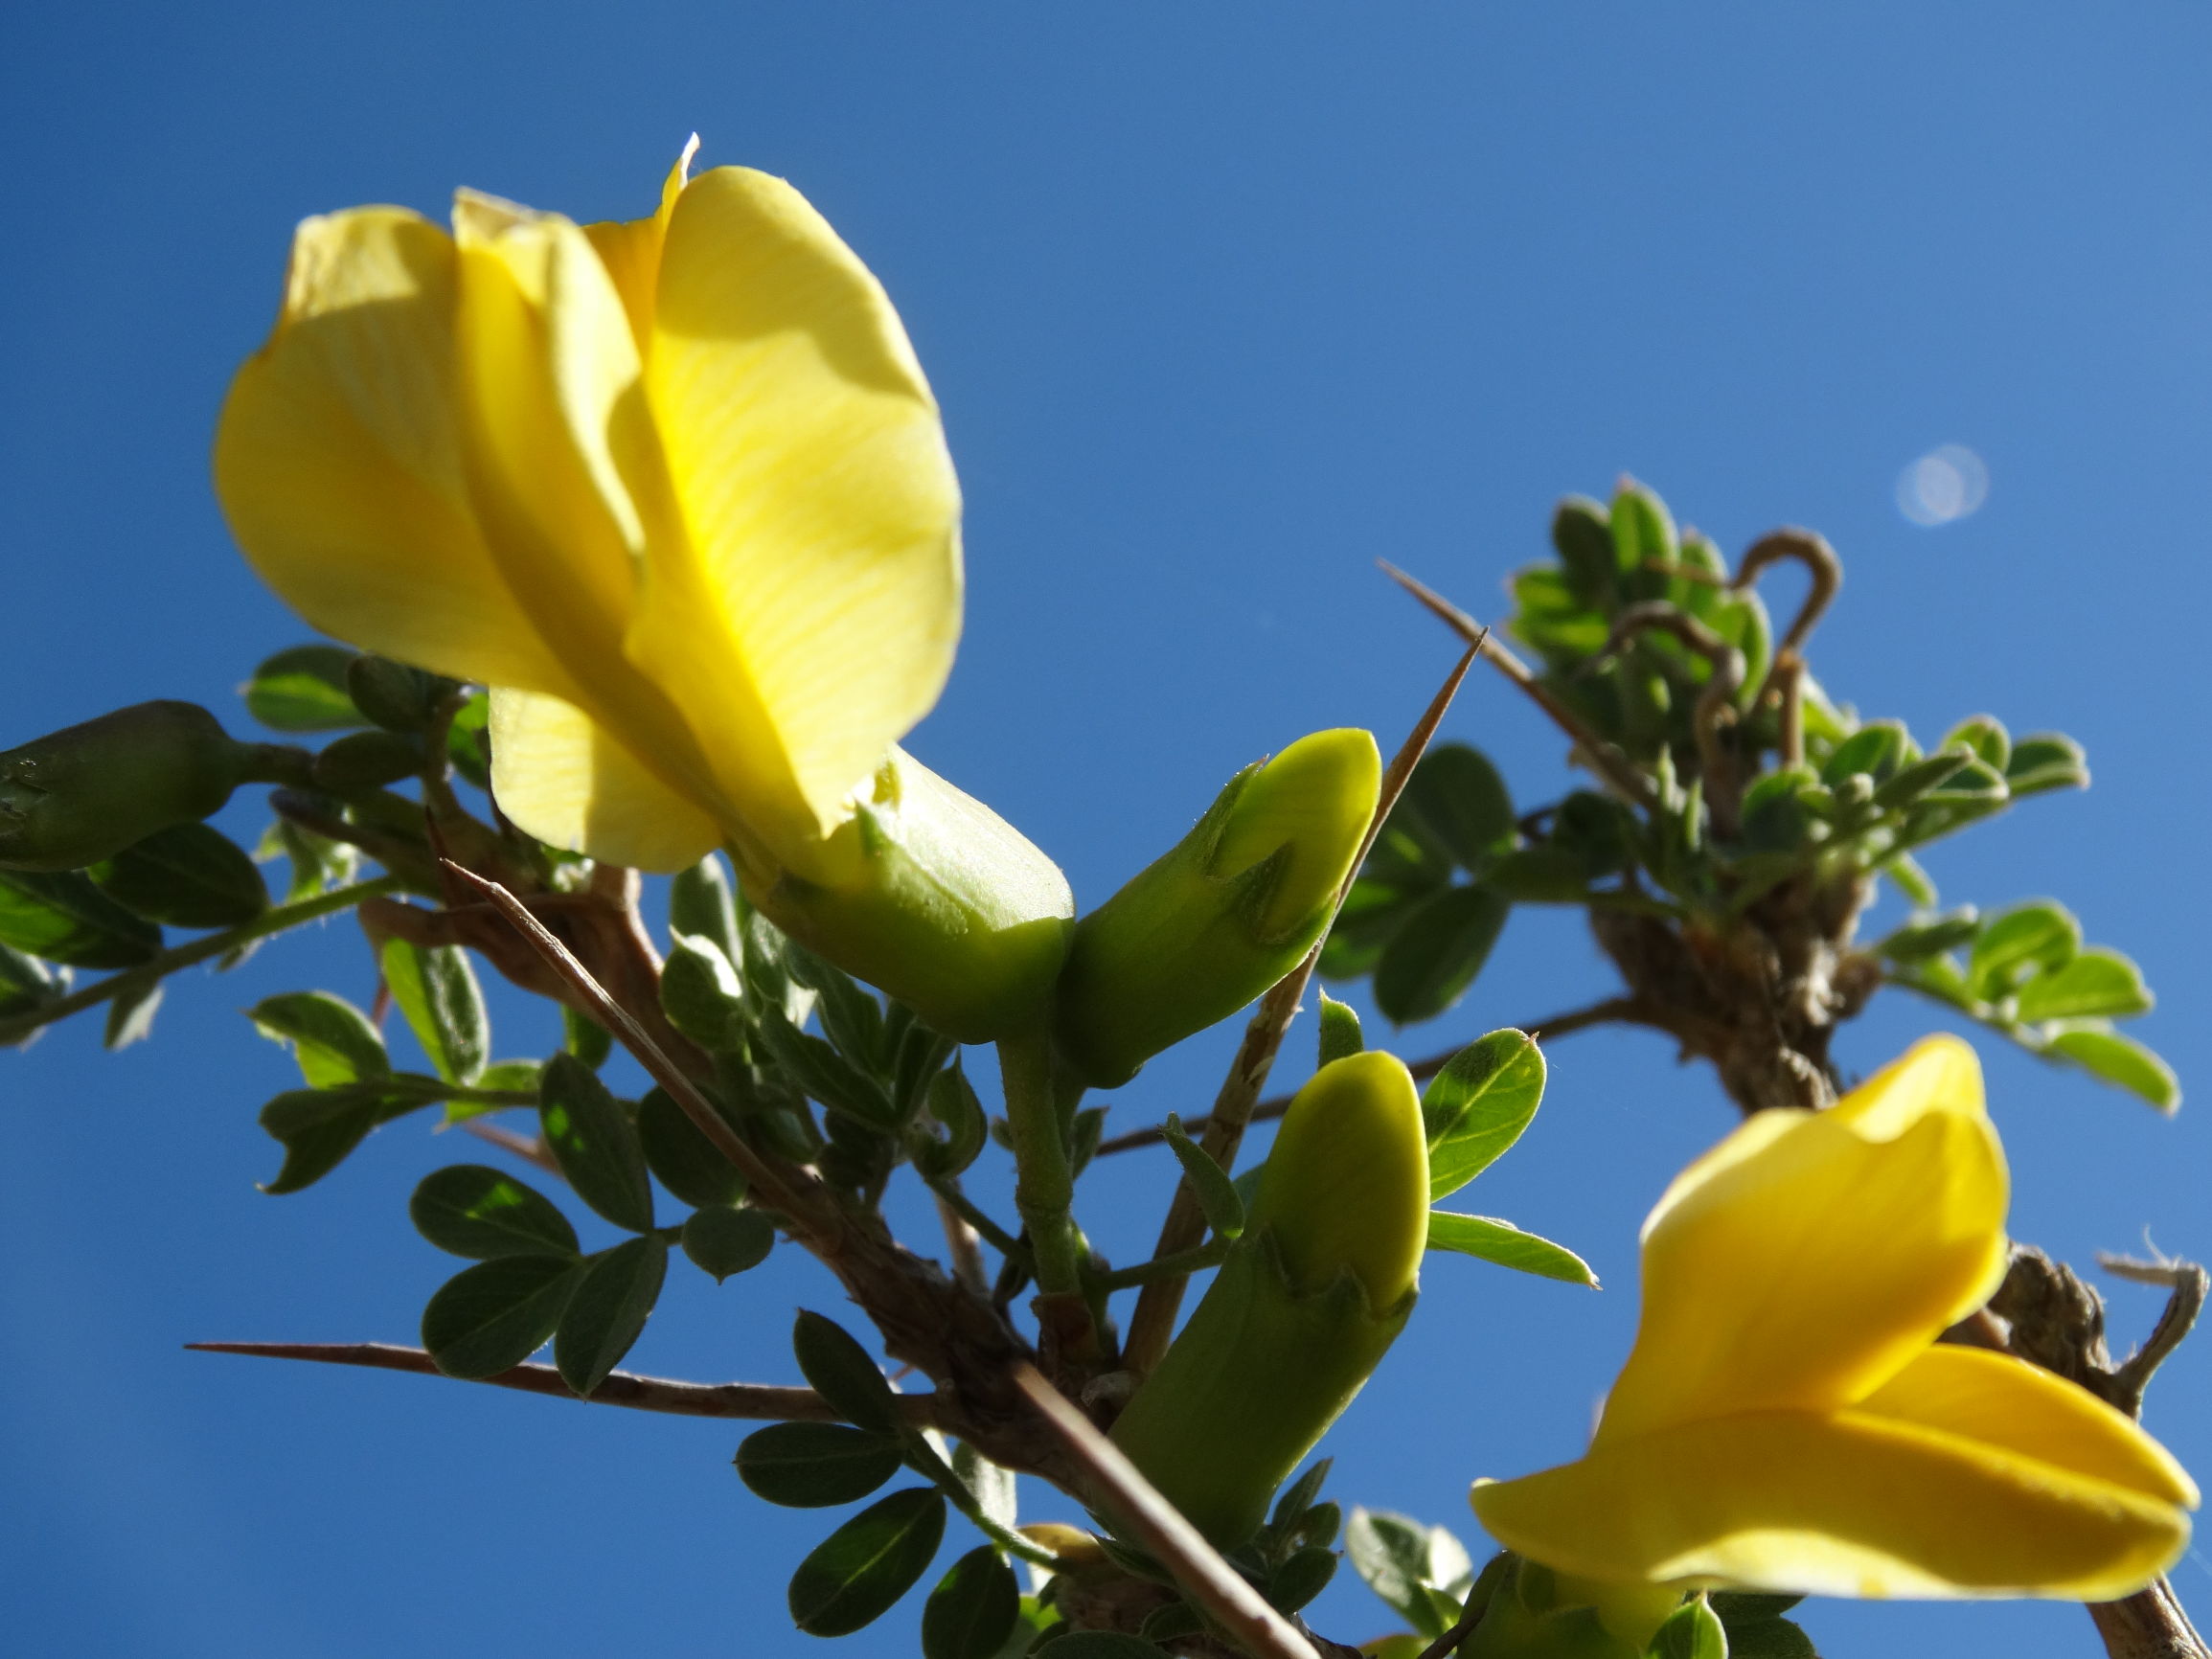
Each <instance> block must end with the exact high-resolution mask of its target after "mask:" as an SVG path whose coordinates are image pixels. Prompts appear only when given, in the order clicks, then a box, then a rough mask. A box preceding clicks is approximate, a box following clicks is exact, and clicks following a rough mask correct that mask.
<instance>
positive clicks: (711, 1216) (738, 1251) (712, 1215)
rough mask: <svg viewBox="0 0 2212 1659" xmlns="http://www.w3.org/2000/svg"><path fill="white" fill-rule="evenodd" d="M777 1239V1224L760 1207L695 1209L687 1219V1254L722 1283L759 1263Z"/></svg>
mask: <svg viewBox="0 0 2212 1659" xmlns="http://www.w3.org/2000/svg"><path fill="white" fill-rule="evenodd" d="M775 1242H776V1229H775V1225H774V1224H773V1223H772V1222H770V1221H769V1219H768V1218H767V1216H764V1215H762V1214H761V1212H760V1211H758V1210H731V1209H726V1208H721V1207H716V1208H714V1209H709V1210H695V1211H694V1212H693V1213H692V1217H691V1219H690V1220H688V1221H686V1222H685V1223H684V1254H685V1255H686V1256H688V1257H690V1258H691V1260H692V1264H693V1265H694V1266H695V1267H696V1268H698V1269H699V1271H700V1272H702V1273H708V1274H711V1275H713V1277H714V1280H715V1283H716V1284H720V1283H721V1282H722V1281H723V1280H725V1279H727V1278H729V1277H730V1275H731V1274H733V1273H742V1272H744V1271H745V1270H746V1269H747V1268H748V1267H758V1266H759V1265H760V1264H761V1263H762V1262H764V1261H766V1260H767V1259H768V1251H769V1250H770V1249H771V1248H773V1246H774V1245H775Z"/></svg>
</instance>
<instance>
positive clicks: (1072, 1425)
mask: <svg viewBox="0 0 2212 1659" xmlns="http://www.w3.org/2000/svg"><path fill="white" fill-rule="evenodd" d="M1014 1384H1015V1387H1016V1388H1018V1389H1019V1390H1021V1392H1022V1393H1023V1394H1024V1395H1025V1396H1027V1397H1028V1398H1029V1402H1030V1404H1032V1405H1033V1406H1035V1407H1036V1408H1037V1410H1038V1415H1039V1416H1041V1417H1042V1418H1043V1419H1044V1420H1045V1423H1046V1425H1047V1426H1048V1427H1049V1428H1050V1429H1051V1430H1052V1433H1053V1437H1054V1438H1055V1439H1056V1440H1058V1441H1059V1442H1060V1446H1061V1448H1062V1449H1063V1450H1064V1451H1065V1452H1066V1453H1067V1455H1068V1457H1069V1458H1070V1459H1071V1460H1072V1461H1073V1462H1074V1463H1075V1464H1076V1466H1078V1467H1080V1468H1081V1469H1082V1470H1083V1474H1084V1476H1085V1477H1086V1485H1088V1487H1089V1488H1090V1489H1091V1491H1092V1493H1093V1494H1095V1496H1096V1498H1097V1499H1098V1501H1099V1502H1100V1503H1101V1504H1102V1505H1103V1506H1104V1507H1105V1508H1106V1509H1107V1510H1109V1511H1112V1514H1113V1516H1114V1519H1115V1520H1116V1521H1118V1522H1120V1523H1121V1526H1122V1529H1123V1530H1124V1531H1125V1532H1126V1533H1127V1534H1128V1535H1129V1537H1131V1538H1132V1539H1134V1540H1135V1541H1136V1542H1137V1543H1138V1544H1140V1545H1142V1546H1143V1547H1144V1549H1145V1551H1146V1552H1147V1553H1148V1554H1150V1555H1151V1556H1152V1557H1153V1558H1154V1559H1155V1560H1157V1561H1158V1562H1159V1563H1160V1565H1161V1566H1163V1567H1165V1568H1166V1569H1167V1570H1168V1572H1169V1573H1170V1574H1171V1575H1172V1576H1173V1577H1174V1580H1175V1583H1176V1585H1177V1586H1178V1587H1179V1588H1180V1589H1181V1590H1182V1592H1183V1594H1184V1595H1186V1596H1188V1597H1189V1598H1190V1599H1191V1601H1192V1602H1196V1603H1197V1605H1198V1606H1199V1607H1201V1608H1203V1609H1204V1610H1205V1611H1206V1612H1207V1613H1208V1614H1210V1615H1211V1616H1212V1617H1213V1618H1215V1619H1216V1620H1218V1621H1219V1622H1220V1624H1221V1625H1222V1626H1223V1628H1225V1629H1227V1630H1228V1631H1229V1632H1230V1633H1231V1634H1232V1635H1234V1636H1235V1637H1236V1638H1237V1639H1238V1640H1239V1641H1240V1642H1242V1643H1243V1645H1244V1648H1245V1649H1246V1650H1247V1651H1249V1652H1250V1653H1252V1654H1253V1655H1254V1659H1316V1655H1315V1653H1314V1650H1313V1648H1312V1645H1311V1643H1309V1642H1308V1641H1307V1640H1306V1638H1305V1637H1303V1636H1301V1635H1300V1634H1299V1633H1298V1630H1297V1628H1296V1626H1294V1625H1291V1624H1290V1622H1289V1621H1288V1620H1287V1619H1285V1618H1284V1617H1283V1615H1282V1614H1280V1613H1278V1612H1276V1611H1275V1609H1274V1608H1272V1607H1270V1606H1268V1605H1267V1603H1266V1602H1265V1601H1264V1600H1263V1599H1262V1598H1261V1596H1260V1593H1259V1591H1257V1590H1255V1589H1253V1588H1252V1586H1251V1585H1249V1584H1247V1583H1246V1582H1244V1580H1243V1578H1241V1577H1240V1576H1239V1575H1238V1573H1237V1570H1236V1569H1235V1568H1234V1567H1232V1566H1230V1565H1229V1563H1228V1562H1226V1561H1224V1560H1223V1559H1222V1558H1221V1557H1220V1553H1219V1552H1218V1551H1216V1550H1215V1548H1214V1547H1213V1545H1211V1544H1209V1543H1207V1542H1206V1540H1205V1539H1204V1538H1203V1537H1201V1536H1199V1534H1198V1530H1197V1528H1196V1527H1194V1526H1192V1525H1191V1523H1190V1522H1189V1521H1186V1520H1185V1519H1183V1517H1182V1515H1181V1513H1180V1512H1178V1511H1176V1509H1175V1508H1174V1505H1173V1504H1171V1503H1169V1502H1168V1500H1167V1499H1165V1498H1163V1497H1162V1496H1160V1494H1159V1492H1158V1491H1157V1490H1156V1489H1154V1488H1153V1486H1152V1482H1150V1481H1148V1480H1146V1479H1145V1477H1144V1476H1143V1475H1142V1474H1140V1473H1138V1472H1137V1467H1136V1466H1135V1465H1134V1464H1132V1463H1130V1462H1129V1459H1128V1458H1126V1457H1124V1456H1123V1455H1122V1451H1121V1448H1120V1447H1119V1446H1117V1445H1115V1444H1114V1443H1113V1442H1111V1441H1109V1440H1107V1439H1106V1436H1105V1435H1103V1434H1101V1433H1099V1431H1098V1430H1097V1429H1096V1428H1094V1427H1092V1426H1091V1421H1090V1420H1089V1419H1088V1418H1086V1417H1084V1416H1083V1413H1082V1412H1080V1411H1078V1410H1077V1409H1076V1408H1075V1407H1074V1406H1073V1405H1071V1404H1069V1403H1068V1401H1067V1399H1066V1398H1064V1397H1063V1396H1062V1395H1061V1394H1060V1392H1059V1391H1058V1390H1056V1389H1055V1388H1054V1387H1053V1386H1052V1384H1051V1383H1049V1382H1047V1381H1045V1380H1044V1378H1043V1377H1042V1376H1041V1375H1038V1372H1037V1369H1036V1368H1035V1367H1034V1366H1029V1365H1019V1366H1016V1367H1015V1372H1014Z"/></svg>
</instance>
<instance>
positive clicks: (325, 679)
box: [239, 645, 369, 732]
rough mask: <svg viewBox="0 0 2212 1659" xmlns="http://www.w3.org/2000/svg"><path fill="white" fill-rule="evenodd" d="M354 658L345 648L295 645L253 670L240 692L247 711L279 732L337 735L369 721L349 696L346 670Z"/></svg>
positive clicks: (263, 723)
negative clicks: (251, 675)
mask: <svg viewBox="0 0 2212 1659" xmlns="http://www.w3.org/2000/svg"><path fill="white" fill-rule="evenodd" d="M353 655H354V653H353V652H352V651H350V650H348V649H346V648H345V647H344V646H324V645H313V646H293V647H292V648H290V649H289V650H282V651H279V652H277V654H276V655H275V656H273V657H270V658H268V659H267V660H266V661H264V662H263V663H262V666H261V667H260V668H258V669H256V670H254V677H253V678H252V679H250V680H248V681H247V682H246V683H245V684H244V685H243V686H240V687H239V693H240V694H241V695H243V696H244V698H245V701H246V712H247V713H249V714H250V715H252V716H253V717H254V718H255V719H257V720H259V721H261V723H262V725H264V726H270V727H274V728H275V729H276V730H277V731H280V732H336V731H342V730H344V729H345V728H346V727H348V726H365V725H367V724H368V723H369V722H368V719H367V718H366V717H365V716H363V715H362V713H361V711H360V710H358V709H356V708H355V707H354V706H353V698H352V697H351V696H349V695H348V694H347V693H346V667H347V665H348V664H349V663H351V662H352V661H353Z"/></svg>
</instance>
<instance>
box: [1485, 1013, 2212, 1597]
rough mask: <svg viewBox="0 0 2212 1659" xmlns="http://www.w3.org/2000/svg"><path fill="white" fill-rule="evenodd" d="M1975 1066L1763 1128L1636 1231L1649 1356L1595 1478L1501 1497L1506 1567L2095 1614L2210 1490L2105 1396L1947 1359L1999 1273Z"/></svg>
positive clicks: (1672, 1192) (1949, 1042)
mask: <svg viewBox="0 0 2212 1659" xmlns="http://www.w3.org/2000/svg"><path fill="white" fill-rule="evenodd" d="M2006 1198H2007V1180H2006V1172H2005V1164H2004V1153H2003V1150H2002V1148H2000V1147H1999V1146H1998V1144H1997V1138H1996V1132H1995V1129H1994V1128H1993V1127H1992V1126H1991V1125H1990V1122H1989V1119H1988V1117H1987V1115H1986V1114H1985V1112H1984V1110H1983V1107H1982V1089H1981V1073H1980V1068H1979V1067H1978V1065H1977V1064H1976V1062H1975V1059H1974V1056H1973V1050H1972V1049H1970V1048H1968V1047H1967V1046H1966V1045H1965V1044H1964V1043H1962V1042H1959V1041H1957V1040H1956V1039H1955V1038H1950V1037H1935V1038H1930V1039H1929V1040H1927V1041H1926V1042H1923V1043H1921V1044H1920V1045H1919V1046H1918V1047H1916V1048H1914V1049H1913V1050H1912V1051H1911V1052H1910V1053H1909V1054H1907V1055H1906V1056H1905V1057H1904V1058H1903V1059H1901V1060H1899V1061H1898V1062H1897V1063H1896V1064H1894V1065H1892V1066H1890V1067H1889V1068H1888V1069H1887V1070H1885V1071H1883V1072H1881V1073H1880V1074H1878V1075H1877V1076H1876V1077H1874V1078H1873V1079H1870V1080H1869V1081H1868V1082H1867V1083H1866V1084H1865V1085H1864V1086H1863V1087H1861V1088H1859V1089H1858V1090H1856V1091H1854V1092H1853V1093H1852V1094H1851V1095H1849V1096H1848V1097H1846V1098H1845V1099H1844V1100H1843V1101H1842V1102H1839V1103H1838V1104H1837V1105H1836V1107H1835V1108H1833V1109H1832V1110H1829V1111H1825V1112H1819V1113H1810V1112H1803V1111H1769V1112H1762V1113H1760V1114H1758V1115H1757V1116H1756V1117H1753V1118H1752V1119H1750V1120H1749V1121H1748V1122H1746V1123H1745V1125H1743V1127H1741V1128H1739V1129H1738V1130H1737V1131H1736V1132H1735V1133H1734V1134H1732V1135H1730V1136H1729V1137H1728V1138H1727V1139H1726V1140H1725V1141H1723V1142H1722V1143H1721V1145H1720V1146H1718V1147H1716V1148H1714V1149H1713V1150H1712V1151H1710V1152H1708V1153H1706V1154H1705V1156H1703V1157H1702V1158H1700V1159H1699V1160H1698V1161H1697V1162H1696V1163H1695V1164H1693V1165H1691V1166H1690V1168H1689V1169H1688V1170H1685V1171H1683V1173H1682V1174H1681V1175H1680V1176H1679V1177H1678V1178H1677V1179H1676V1182H1675V1183H1674V1185H1673V1186H1672V1187H1670V1188H1669V1189H1668V1191H1667V1193H1666V1195H1665V1196H1664V1197H1662V1198H1661V1199H1660V1200H1659V1204H1658V1207H1657V1208H1656V1209H1655V1210H1653V1212H1652V1215H1651V1217H1650V1219H1649V1220H1648V1221H1646V1222H1645V1224H1644V1236H1643V1242H1644V1272H1643V1278H1644V1307H1643V1320H1642V1325H1641V1327H1640V1329H1638V1331H1637V1335H1636V1343H1635V1347H1634V1350H1633V1351H1632V1352H1631V1353H1630V1356H1629V1362H1628V1365H1627V1367H1626V1369H1624V1370H1623V1372H1622V1373H1621V1377H1620V1381H1619V1382H1618V1383H1617V1384H1616V1385H1615V1387H1614V1389H1613V1393H1612V1396H1611V1398H1609V1399H1608V1402H1607V1405H1606V1410H1605V1417H1604V1420H1603V1421H1602V1422H1601V1423H1600V1425H1599V1428H1598V1431H1597V1434H1596V1437H1595V1439H1594V1440H1593V1442H1592V1443H1591V1446H1590V1450H1589V1453H1588V1455H1587V1456H1585V1458H1583V1459H1582V1460H1581V1461H1580V1462H1579V1463H1573V1464H1568V1465H1566V1466H1563V1467H1560V1468H1553V1469H1547V1470H1544V1471H1543V1472H1542V1473H1539V1474H1535V1475H1530V1476H1528V1477H1526V1478H1524V1479H1521V1480H1516V1481H1507V1482H1504V1483H1493V1482H1484V1483H1480V1484H1478V1485H1477V1486H1476V1487H1475V1489H1474V1492H1473V1502H1474V1509H1475V1513H1476V1514H1477V1515H1478V1516H1480V1518H1481V1520H1482V1523H1483V1525H1484V1526H1485V1527H1487V1528H1488V1529H1489V1530H1490V1531H1491V1533H1492V1534H1494V1536H1495V1537H1497V1538H1498V1539H1499V1540H1500V1541H1501V1542H1503V1543H1504V1544H1506V1545H1507V1546H1508V1547H1509V1548H1511V1549H1514V1550H1516V1551H1518V1552H1520V1553H1521V1554H1522V1555H1524V1556H1527V1557H1530V1558H1532V1559H1534V1560H1538V1561H1541V1562H1544V1563H1546V1564H1547V1565H1549V1566H1552V1567H1554V1568H1557V1569H1559V1570H1560V1571H1562V1572H1563V1573H1569V1574H1574V1575H1579V1576H1583V1577H1585V1578H1589V1579H1603V1580H1611V1581H1614V1582H1644V1583H1663V1584H1681V1585H1695V1584H1732V1585H1741V1586H1745V1587H1751V1588H1757V1589H1766V1590H1774V1591H1794V1592H1804V1593H1811V1594H1820V1595H1832V1596H1877V1597H1879V1596H1915V1597H1962V1596H2054V1597H2064V1598H2068V1599H2072V1600H2080V1601H2104V1600H2109V1599H2112V1598H2115V1597H2119V1596H2124V1595H2127V1594H2129V1593H2131V1592H2132V1591H2134V1590H2136V1589H2139V1588H2141V1587H2142V1586H2143V1585H2144V1584H2145V1583H2147V1582H2149V1581H2150V1580H2151V1579H2154V1578H2155V1577H2156V1576H2157V1575H2158V1574H2159V1573H2161V1572H2163V1571H2164V1570H2165V1569H2166V1568H2167V1567H2168V1566H2169V1565H2171V1564H2172V1563H2173V1561H2174V1560H2175V1559H2176V1558H2177V1557H2178V1556H2179V1555H2180V1553H2181V1551H2182V1550H2183V1549H2184V1548H2185V1547H2186V1545H2187V1543H2188V1538H2189V1522H2188V1517H2187V1516H2186V1514H2184V1513H2183V1511H2184V1510H2186V1509H2191V1508H2194V1507H2195V1506H2196V1503H2197V1488H2196V1486H2195V1485H2194V1484H2193V1483H2192V1482H2191V1481H2190V1479H2189V1477H2188V1475H2187V1474H2186V1473H2185V1472H2184V1471H2183V1470H2182V1469H2181V1467H2180V1466H2178V1464H2177V1463H2176V1462H2175V1461H2174V1459H2173V1457H2172V1456H2171V1455H2169V1454H2168V1453H2167V1451H2166V1450H2165V1448H2164V1447H2162V1446H2161V1445H2159V1444H2158V1443H2157V1442H2155V1441H2154V1440H2153V1439H2151V1437H2150V1436H2149V1435H2147V1434H2145V1433H2144V1432H2143V1431H2142V1430H2141V1429H2140V1428H2139V1427H2137V1426H2136V1425H2135V1423H2134V1422H2132V1420H2129V1419H2128V1418H2127V1417H2125V1416H2124V1415H2122V1414H2121V1413H2120V1412H2117V1411H2115V1410H2113V1409H2112V1408H2111V1407H2110V1406H2109V1405H2107V1404H2105V1403H2104V1402H2103V1401H2102V1400H2099V1399H2097V1398H2095V1397H2094V1396H2092V1395H2090V1394H2089V1393H2088V1392H2087V1390H2085V1389H2082V1388H2080V1387H2078V1386H2076V1385H2075V1384H2073V1383H2071V1382H2067V1381H2064V1380H2063V1379H2061V1378H2059V1377H2057V1376H2054V1375H2051V1374H2050V1373H2048V1372H2045V1371H2041V1370H2039V1369H2038V1368H2036V1367H2034V1366H2032V1365H2029V1364H2027V1363H2026V1362H2025V1361H2023V1360H2018V1359H2015V1358H2012V1357H2010V1356H2008V1355H2004V1354H1998V1353H1992V1352H1986V1351H1982V1350H1976V1349H1971V1348H1961V1347H1955V1346H1948V1345H1939V1344H1937V1343H1936V1341H1935V1338H1936V1336H1937V1335H1938V1333H1939V1332H1941V1331H1942V1330H1943V1329H1945V1328H1946V1327H1947V1326H1949V1325H1950V1324H1951V1323H1953V1322H1954V1321H1956V1320H1958V1319H1960V1318H1962V1317H1964V1316H1965V1315H1966V1314H1968V1313H1970V1312H1972V1311H1973V1309H1975V1308H1976V1307H1980V1306H1981V1305H1982V1303H1983V1302H1984V1301H1986V1300H1987V1299H1988V1296H1989V1294H1990V1292H1991V1291H1992V1290H1993V1289H1994V1288H1995V1284H1996V1282H1997V1280H1998V1279H1999V1278H2000V1277H2001V1276H2002V1274H2003V1272H2004V1266H2005V1259H2006V1245H2005V1238H2004V1215H2005V1205H2006Z"/></svg>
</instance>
